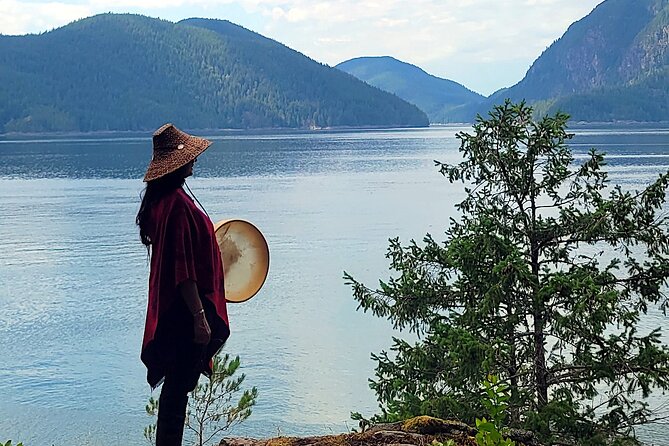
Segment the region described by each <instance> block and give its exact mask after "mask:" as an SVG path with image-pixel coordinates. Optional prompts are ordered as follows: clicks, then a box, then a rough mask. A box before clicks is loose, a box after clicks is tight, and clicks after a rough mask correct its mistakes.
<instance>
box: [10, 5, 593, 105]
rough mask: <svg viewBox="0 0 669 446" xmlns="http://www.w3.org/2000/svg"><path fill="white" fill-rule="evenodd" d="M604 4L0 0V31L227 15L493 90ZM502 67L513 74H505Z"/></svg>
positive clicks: (318, 48)
mask: <svg viewBox="0 0 669 446" xmlns="http://www.w3.org/2000/svg"><path fill="white" fill-rule="evenodd" d="M601 1H602V0H559V1H558V0H412V1H406V0H142V1H141V2H137V1H135V0H118V1H111V0H69V1H68V0H59V2H49V1H48V0H40V2H37V3H26V2H19V1H17V0H0V33H3V34H21V33H26V32H39V31H44V30H48V29H51V28H54V27H57V26H61V25H64V24H66V23H68V22H70V21H72V20H75V19H78V18H82V17H86V16H88V15H92V14H96V13H100V12H108V11H113V12H135V13H141V14H146V15H149V16H154V17H156V16H158V17H162V18H166V19H168V20H179V19H183V18H187V17H193V16H200V17H212V18H227V19H230V20H232V21H234V22H235V23H238V24H240V25H242V26H245V27H247V28H249V29H251V30H253V31H256V32H259V33H261V34H264V35H266V36H267V37H270V38H272V39H275V40H277V41H279V42H282V43H284V44H286V45H288V46H289V47H291V48H293V49H295V50H297V51H300V52H302V53H304V54H306V55H307V56H309V57H311V58H313V59H315V60H317V61H319V62H323V63H326V64H329V65H335V64H337V63H339V62H342V61H344V60H346V59H350V58H353V57H360V56H365V55H390V56H394V57H396V58H398V59H400V60H403V61H406V62H409V63H412V64H415V65H418V66H421V67H422V68H424V69H425V70H426V71H428V72H430V73H432V74H435V75H437V76H440V77H447V78H451V79H453V80H456V81H458V82H461V83H464V84H465V85H467V86H469V87H470V88H473V89H476V90H478V91H481V92H485V93H488V92H492V91H493V90H495V89H497V88H500V87H502V86H508V84H502V82H508V80H507V79H508V76H509V71H508V67H510V66H511V62H513V64H515V65H514V66H517V67H519V68H517V69H516V70H512V71H513V76H516V77H518V76H520V77H522V74H523V73H524V70H526V69H527V67H529V65H530V64H531V63H532V61H533V60H534V59H535V58H536V57H538V56H539V54H541V52H542V51H543V50H544V49H545V48H546V47H547V46H548V45H550V44H551V43H552V42H553V41H554V40H555V39H557V38H558V37H560V36H561V35H562V34H563V33H564V32H565V31H566V29H567V27H568V26H569V25H570V24H571V23H572V22H574V21H576V20H578V19H580V18H582V17H583V16H585V15H586V14H588V13H589V12H590V11H591V10H592V8H594V7H595V6H596V5H597V4H599V3H600V2H601ZM231 11H234V14H233V13H232V12H231ZM467 67H475V68H472V69H471V70H468V69H467ZM495 67H505V68H504V70H507V71H505V72H499V73H497V70H496V68H495ZM486 70H490V71H493V72H494V73H483V71H486ZM495 74H499V75H500V76H499V78H500V81H499V83H495V78H496V76H495ZM458 76H461V77H460V78H458ZM462 77H466V78H462ZM502 78H504V80H501V79H502ZM517 80H520V78H518V79H516V81H517Z"/></svg>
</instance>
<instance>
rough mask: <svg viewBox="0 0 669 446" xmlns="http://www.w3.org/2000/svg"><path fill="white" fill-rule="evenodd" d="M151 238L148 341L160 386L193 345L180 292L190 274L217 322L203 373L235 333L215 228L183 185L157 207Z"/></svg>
mask: <svg viewBox="0 0 669 446" xmlns="http://www.w3.org/2000/svg"><path fill="white" fill-rule="evenodd" d="M147 233H148V235H149V236H150V238H151V241H152V245H151V272H150V275H149V303H148V309H147V313H146V325H145V327H144V341H143V343H142V354H141V358H142V362H144V364H145V365H146V367H147V371H148V372H147V381H148V382H149V384H150V385H151V387H156V386H157V385H158V384H159V383H160V382H161V380H162V379H163V378H164V376H165V371H166V370H167V369H168V368H169V367H170V365H171V362H172V361H178V360H179V358H182V357H183V351H184V349H186V350H187V349H193V348H197V346H196V345H195V344H193V342H192V340H193V323H192V316H191V314H190V312H189V311H188V308H187V307H186V305H185V302H184V300H183V298H182V296H181V293H180V292H179V289H178V285H179V284H180V283H181V282H183V281H184V280H186V279H191V280H193V281H195V282H196V283H197V288H198V292H199V294H200V297H201V298H202V304H203V306H204V308H205V310H206V316H207V320H208V322H209V326H210V327H211V341H210V342H209V344H208V345H207V346H206V348H205V349H204V357H203V358H202V359H203V361H202V363H201V365H200V367H201V369H202V370H201V372H202V373H205V374H206V375H209V374H211V359H212V358H213V356H214V355H215V354H216V353H217V352H218V350H219V349H220V348H221V347H222V346H223V344H224V343H225V341H226V340H227V338H228V336H229V335H230V330H229V328H228V327H229V325H228V313H227V309H226V305H225V289H224V287H223V265H222V262H221V255H220V251H219V249H218V244H217V243H216V236H215V234H214V227H213V224H212V222H211V220H209V218H208V217H207V216H206V215H205V214H204V213H203V212H202V211H201V210H200V209H199V208H198V207H197V206H196V205H195V203H194V202H193V200H192V199H191V198H190V197H189V196H188V195H187V194H186V193H185V192H184V191H183V189H181V188H178V189H176V190H175V191H173V192H171V193H169V194H168V195H166V196H165V197H163V198H162V199H161V200H160V201H159V202H158V203H156V204H155V205H154V207H153V209H152V211H151V217H150V225H149V229H148V231H147Z"/></svg>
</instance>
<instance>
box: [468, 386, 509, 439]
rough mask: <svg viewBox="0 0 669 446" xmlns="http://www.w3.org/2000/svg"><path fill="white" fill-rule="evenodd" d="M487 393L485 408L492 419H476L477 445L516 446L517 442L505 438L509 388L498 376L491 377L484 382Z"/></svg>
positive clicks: (484, 402) (484, 401) (483, 400)
mask: <svg viewBox="0 0 669 446" xmlns="http://www.w3.org/2000/svg"><path fill="white" fill-rule="evenodd" d="M483 390H484V392H485V394H484V397H483V399H482V402H483V406H485V408H486V409H487V410H488V414H489V415H490V419H489V420H488V419H486V418H485V417H483V418H481V419H478V418H477V419H476V428H477V429H478V432H477V433H476V444H478V446H515V444H516V443H515V442H513V441H511V440H510V439H508V438H504V436H503V433H504V418H505V417H506V410H507V409H508V407H509V404H508V401H509V395H508V392H507V391H508V386H507V385H505V384H504V383H501V382H500V381H499V379H498V378H497V376H495V375H489V376H488V377H487V378H486V379H485V381H483Z"/></svg>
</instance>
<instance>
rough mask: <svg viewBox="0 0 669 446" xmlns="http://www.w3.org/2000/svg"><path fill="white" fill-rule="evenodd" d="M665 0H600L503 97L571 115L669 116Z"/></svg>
mask: <svg viewBox="0 0 669 446" xmlns="http://www.w3.org/2000/svg"><path fill="white" fill-rule="evenodd" d="M668 85H669V0H606V1H604V2H602V3H600V4H599V5H598V6H597V7H596V8H595V9H594V10H593V11H592V12H591V13H590V14H589V15H587V16H586V17H584V18H583V19H581V20H579V21H577V22H575V23H573V24H572V25H571V26H570V27H569V29H568V30H567V31H566V32H565V34H564V35H563V36H562V37H561V38H560V39H558V40H556V41H555V42H554V43H553V44H552V45H551V46H550V47H548V48H547V49H546V50H545V51H544V52H543V54H541V56H540V57H539V58H538V59H537V60H536V61H535V62H534V63H533V64H532V66H531V67H530V69H529V70H528V72H527V74H526V75H525V77H524V78H523V79H522V80H521V81H520V82H519V83H517V84H516V85H514V86H512V87H510V88H507V89H503V90H501V91H499V92H496V93H495V94H493V95H492V96H491V97H490V98H488V100H487V101H486V102H485V103H484V105H483V106H482V107H481V110H483V109H486V108H489V107H490V105H491V104H493V103H499V102H502V101H503V100H504V98H510V99H513V100H516V101H518V100H520V99H525V100H527V101H528V102H531V103H536V108H537V110H538V111H540V112H554V111H556V110H558V109H560V110H563V111H566V112H568V113H570V114H571V115H572V118H574V119H576V120H584V121H611V120H638V121H659V120H668V119H669V88H667V86H668Z"/></svg>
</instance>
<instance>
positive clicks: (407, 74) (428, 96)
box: [336, 56, 485, 123]
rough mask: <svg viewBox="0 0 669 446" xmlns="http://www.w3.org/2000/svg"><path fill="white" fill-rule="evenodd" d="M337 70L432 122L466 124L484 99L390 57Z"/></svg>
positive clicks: (354, 61)
mask: <svg viewBox="0 0 669 446" xmlns="http://www.w3.org/2000/svg"><path fill="white" fill-rule="evenodd" d="M336 67H337V68H339V69H340V70H342V71H345V72H347V73H349V74H352V75H353V76H355V77H357V78H358V79H361V80H363V81H365V82H367V83H368V84H370V85H373V86H375V87H378V88H380V89H382V90H385V91H388V92H390V93H394V94H396V95H397V96H399V97H400V98H402V99H404V100H405V101H407V102H410V103H412V104H416V105H417V106H418V108H420V109H421V110H423V111H424V112H425V113H427V116H428V118H430V122H432V123H446V122H465V121H468V120H470V118H471V116H472V105H473V104H478V103H481V102H483V100H484V99H485V97H484V96H482V95H480V94H478V93H475V92H473V91H471V90H469V89H468V88H466V87H465V86H463V85H461V84H458V83H457V82H454V81H452V80H449V79H442V78H439V77H436V76H433V75H431V74H428V73H426V72H425V71H424V70H422V69H421V68H419V67H417V66H415V65H411V64H408V63H406V62H402V61H400V60H397V59H395V58H393V57H388V56H383V57H358V58H356V59H350V60H347V61H345V62H342V63H340V64H338V65H337V66H336Z"/></svg>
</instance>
